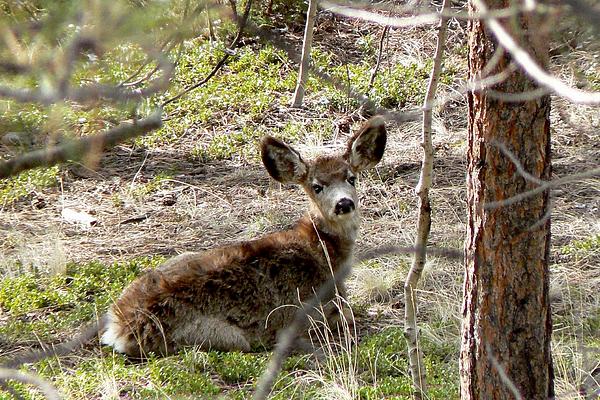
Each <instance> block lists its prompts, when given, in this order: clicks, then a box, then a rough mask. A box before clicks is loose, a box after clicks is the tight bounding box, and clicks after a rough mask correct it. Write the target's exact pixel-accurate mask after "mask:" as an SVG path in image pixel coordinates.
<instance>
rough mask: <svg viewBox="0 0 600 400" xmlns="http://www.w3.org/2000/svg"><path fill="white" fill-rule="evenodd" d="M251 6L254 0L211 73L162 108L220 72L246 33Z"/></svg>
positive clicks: (246, 9) (164, 103)
mask: <svg viewBox="0 0 600 400" xmlns="http://www.w3.org/2000/svg"><path fill="white" fill-rule="evenodd" d="M232 4H235V3H232ZM251 7H252V0H247V2H246V8H245V9H244V16H243V17H242V19H241V20H239V23H238V33H237V35H236V36H235V38H234V39H233V41H232V42H231V44H230V45H229V48H228V49H226V50H225V55H223V57H222V58H221V60H219V62H218V63H217V65H215V67H214V68H213V69H212V71H210V73H209V74H208V75H207V76H206V77H205V78H204V79H202V80H201V81H200V82H197V83H195V84H193V85H192V86H190V87H188V88H186V89H184V90H183V91H181V92H180V93H178V94H176V95H175V96H173V97H171V98H170V99H167V100H165V101H164V102H163V103H162V104H161V107H162V108H164V107H165V106H166V105H167V104H169V103H172V102H174V101H175V100H178V99H180V98H181V97H183V96H185V95H186V94H188V93H189V92H191V91H192V90H194V89H197V88H199V87H200V86H202V85H204V84H205V83H206V82H208V81H209V80H210V78H212V77H213V76H214V75H215V74H216V73H217V72H219V70H220V69H221V68H222V67H223V65H225V63H226V62H227V60H228V59H229V57H230V56H231V55H233V54H235V53H234V51H233V49H235V47H236V46H237V45H238V43H239V41H240V39H241V38H242V36H243V34H244V29H245V28H246V25H247V24H248V16H249V15H250V9H251Z"/></svg>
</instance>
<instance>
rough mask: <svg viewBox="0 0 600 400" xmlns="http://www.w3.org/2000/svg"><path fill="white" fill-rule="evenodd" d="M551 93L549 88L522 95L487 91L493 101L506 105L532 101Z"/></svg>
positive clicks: (522, 93)
mask: <svg viewBox="0 0 600 400" xmlns="http://www.w3.org/2000/svg"><path fill="white" fill-rule="evenodd" d="M550 93H551V91H550V90H549V89H547V88H537V89H533V90H529V91H527V92H521V93H505V92H499V91H497V90H493V89H486V90H485V94H486V95H487V96H488V97H489V98H492V99H496V100H502V101H503V102H506V103H520V102H523V101H531V100H535V99H538V98H540V97H542V96H545V95H547V94H550Z"/></svg>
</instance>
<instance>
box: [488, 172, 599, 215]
mask: <svg viewBox="0 0 600 400" xmlns="http://www.w3.org/2000/svg"><path fill="white" fill-rule="evenodd" d="M596 175H600V168H594V169H591V170H589V171H585V172H580V173H578V174H573V175H569V176H565V177H563V178H559V179H554V180H551V181H544V183H543V184H542V185H540V186H538V187H537V188H535V189H531V190H528V191H526V192H523V193H519V194H517V195H514V196H512V197H509V198H508V199H504V200H498V201H490V202H488V203H486V204H485V205H484V206H483V209H484V210H491V209H494V208H498V207H506V206H510V205H511V204H515V203H518V202H519V201H521V200H524V199H527V198H529V197H532V196H535V195H537V194H540V193H542V192H544V191H546V190H548V189H554V188H556V187H558V186H561V185H564V184H566V183H569V182H575V181H580V180H583V179H587V178H591V177H592V176H596Z"/></svg>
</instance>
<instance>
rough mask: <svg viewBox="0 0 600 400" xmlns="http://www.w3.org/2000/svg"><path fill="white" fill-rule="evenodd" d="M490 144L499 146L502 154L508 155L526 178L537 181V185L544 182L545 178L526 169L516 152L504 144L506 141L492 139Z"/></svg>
mask: <svg viewBox="0 0 600 400" xmlns="http://www.w3.org/2000/svg"><path fill="white" fill-rule="evenodd" d="M490 144H491V145H492V146H496V147H497V148H499V149H500V151H501V152H502V154H504V155H505V156H506V157H508V159H509V160H510V161H511V162H512V163H513V164H514V165H515V167H516V168H517V172H518V173H519V174H521V176H522V177H523V178H525V179H526V180H528V181H529V182H533V183H535V184H536V185H543V184H544V181H543V180H541V179H540V178H537V177H535V176H533V175H531V174H530V173H529V172H527V171H525V168H523V164H521V162H520V161H519V159H518V158H517V156H516V155H515V154H514V153H512V152H511V151H510V150H508V148H507V147H506V146H505V145H504V143H500V142H499V141H497V140H495V139H492V140H490Z"/></svg>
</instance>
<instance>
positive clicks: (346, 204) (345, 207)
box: [335, 198, 356, 215]
mask: <svg viewBox="0 0 600 400" xmlns="http://www.w3.org/2000/svg"><path fill="white" fill-rule="evenodd" d="M355 208H356V207H355V206H354V202H353V201H352V200H350V199H348V198H344V199H341V200H340V201H338V202H337V204H336V205H335V214H336V215H340V214H348V213H349V212H352V211H354V209H355Z"/></svg>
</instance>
